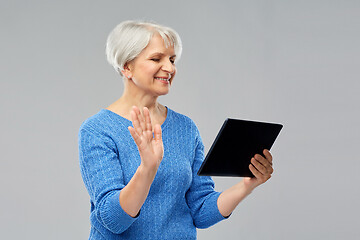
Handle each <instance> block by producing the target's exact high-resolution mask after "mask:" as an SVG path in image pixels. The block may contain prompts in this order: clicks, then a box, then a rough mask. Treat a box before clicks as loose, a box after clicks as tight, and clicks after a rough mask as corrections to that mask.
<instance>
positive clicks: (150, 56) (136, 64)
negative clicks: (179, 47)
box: [123, 33, 176, 96]
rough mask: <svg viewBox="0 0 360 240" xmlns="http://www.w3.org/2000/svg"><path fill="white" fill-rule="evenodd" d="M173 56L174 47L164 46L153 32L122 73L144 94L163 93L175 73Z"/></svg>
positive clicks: (161, 40) (162, 41)
mask: <svg viewBox="0 0 360 240" xmlns="http://www.w3.org/2000/svg"><path fill="white" fill-rule="evenodd" d="M175 57H176V56H175V51H174V47H173V46H168V47H166V46H165V43H164V40H163V39H162V37H161V36H160V35H159V34H158V33H155V34H154V35H153V37H152V38H151V40H150V42H149V44H148V45H147V46H146V48H144V50H143V51H142V52H141V53H140V54H139V55H138V56H137V57H136V58H135V59H134V60H132V61H131V62H129V63H128V64H127V65H126V66H125V68H124V72H123V74H124V75H125V76H126V77H127V78H128V79H130V81H132V83H133V84H132V85H134V86H136V87H137V88H138V89H139V90H142V91H144V92H145V93H146V94H151V95H154V96H161V95H165V94H167V93H168V92H169V90H170V85H171V83H172V81H173V79H174V76H175V73H176V67H175V64H174V62H175Z"/></svg>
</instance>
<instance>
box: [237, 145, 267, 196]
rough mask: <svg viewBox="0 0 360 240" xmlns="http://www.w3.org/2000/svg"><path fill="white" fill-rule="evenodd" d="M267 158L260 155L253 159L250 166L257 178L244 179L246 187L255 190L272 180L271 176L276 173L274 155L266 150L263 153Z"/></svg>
mask: <svg viewBox="0 0 360 240" xmlns="http://www.w3.org/2000/svg"><path fill="white" fill-rule="evenodd" d="M263 154H264V156H265V157H263V156H261V155H260V154H255V156H254V157H253V158H252V159H251V164H250V165H249V168H250V171H251V172H252V174H254V176H255V177H253V178H249V177H245V178H244V179H243V181H244V184H245V186H246V187H248V188H250V189H254V188H255V187H257V186H259V185H260V184H263V183H265V182H266V181H267V180H269V179H270V178H271V174H272V173H273V172H274V169H273V167H272V155H271V153H270V152H269V150H267V149H265V150H264V151H263Z"/></svg>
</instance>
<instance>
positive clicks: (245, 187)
mask: <svg viewBox="0 0 360 240" xmlns="http://www.w3.org/2000/svg"><path fill="white" fill-rule="evenodd" d="M263 153H264V156H265V158H264V157H263V156H261V155H260V154H256V155H255V156H254V157H253V158H252V159H251V164H250V165H249V168H250V171H251V172H252V173H253V174H254V176H255V177H253V178H249V177H245V178H243V180H242V181H241V182H239V183H237V184H235V185H234V186H232V187H231V188H229V189H227V190H225V191H224V192H222V193H221V194H220V196H219V198H218V201H217V204H218V208H219V211H220V213H221V215H223V216H224V217H227V216H229V215H230V214H231V213H232V211H234V209H235V208H236V206H237V205H238V204H239V203H240V202H241V201H242V200H243V199H244V198H245V197H246V196H247V195H249V194H250V193H251V192H252V191H253V190H254V189H255V188H256V187H257V186H259V185H260V184H263V183H265V182H266V181H267V180H269V179H270V177H271V174H272V173H273V171H274V170H273V168H272V156H271V154H270V152H269V150H266V149H265V150H264V151H263Z"/></svg>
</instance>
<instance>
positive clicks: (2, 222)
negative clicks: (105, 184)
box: [0, 0, 360, 239]
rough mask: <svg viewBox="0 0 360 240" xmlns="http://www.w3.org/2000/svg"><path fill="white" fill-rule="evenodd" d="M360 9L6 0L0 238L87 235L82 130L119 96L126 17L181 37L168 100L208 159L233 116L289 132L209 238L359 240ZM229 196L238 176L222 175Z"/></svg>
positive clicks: (342, 4) (0, 74)
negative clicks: (268, 172) (111, 56)
mask: <svg viewBox="0 0 360 240" xmlns="http://www.w3.org/2000/svg"><path fill="white" fill-rule="evenodd" d="M359 12H360V4H359V1H316V0H315V1H314V0H312V1H271V0H270V1H269V0H268V1H265V0H264V1H222V2H221V1H145V0H144V1H6V2H5V1H1V5H0V18H1V19H0V20H1V21H0V27H1V33H0V34H1V44H0V53H1V55H0V66H1V71H0V80H1V85H0V101H1V109H0V110H1V120H0V121H1V122H0V127H1V129H0V130H1V135H0V136H1V142H0V143H1V145H0V146H1V161H0V178H1V179H0V190H1V197H0V201H1V204H0V228H1V230H0V234H1V239H87V238H88V233H89V220H88V217H89V207H90V205H89V198H88V195H87V192H86V189H85V187H84V185H83V183H82V179H81V176H80V172H79V166H78V145H77V133H78V129H79V126H80V124H81V123H82V121H84V120H85V119H86V118H88V117H89V116H91V115H93V114H95V113H97V112H98V111H99V110H100V109H101V108H104V107H106V106H108V105H109V104H110V103H112V102H113V101H115V100H116V99H117V98H119V97H120V96H121V93H122V89H123V86H122V81H121V80H120V78H119V76H118V75H117V74H116V72H115V71H114V70H113V69H112V68H111V66H110V65H108V64H107V62H106V59H105V54H104V48H105V41H106V37H107V35H108V34H109V32H110V31H111V30H112V29H113V28H114V27H115V26H116V24H118V23H119V22H121V21H123V20H127V19H148V20H149V19H150V20H155V21H157V22H159V23H162V24H164V25H168V26H171V27H173V28H174V29H176V30H177V31H178V32H179V34H180V36H181V37H182V40H183V46H184V51H183V57H182V59H181V60H180V62H179V63H178V65H177V67H178V74H177V76H176V78H175V81H174V84H173V86H172V89H171V91H170V94H169V95H167V96H164V97H161V98H160V99H159V101H160V102H161V103H163V104H165V105H167V106H169V107H171V108H172V109H174V110H175V111H178V112H180V113H183V114H185V115H187V116H189V117H191V118H192V119H193V120H194V121H195V122H196V124H197V125H198V127H199V129H200V132H201V134H202V137H203V140H204V144H205V146H206V151H207V150H208V149H209V147H210V145H211V143H212V141H213V140H214V138H215V136H216V134H217V131H218V130H219V128H220V126H221V124H222V123H223V121H224V119H225V118H226V117H233V118H242V119H252V120H259V121H271V122H280V123H283V124H284V129H283V131H282V132H281V134H280V136H279V138H278V140H277V141H276V143H275V145H274V146H273V149H272V153H273V156H274V166H275V173H274V175H273V178H271V180H270V181H269V182H267V183H266V184H264V185H262V186H260V187H259V188H258V189H256V190H255V191H254V192H253V194H252V195H250V196H249V197H248V198H247V199H246V200H245V201H244V202H242V203H241V204H240V205H239V207H238V208H237V209H236V210H235V212H234V213H233V215H232V216H231V218H230V219H228V220H227V221H223V222H221V223H219V224H217V225H215V226H213V227H211V228H209V229H206V230H199V233H198V238H199V239H221V238H224V237H223V236H224V235H226V238H227V239H356V238H358V237H359V235H360V230H359V220H358V216H359V215H360V211H359V206H358V204H359V202H360V188H359V186H358V183H359V182H360V176H359V169H360V163H359V153H358V151H357V150H358V149H359V147H358V146H359V143H360V141H359V133H360V131H359V125H358V124H359V120H360V114H359V102H360V97H359V90H360V84H359V69H360V66H359V65H360V61H359V56H360V47H359V42H360V31H359V30H360V17H359V16H360V15H359ZM214 180H215V182H216V188H217V190H219V191H222V190H225V189H226V188H227V187H230V186H231V185H232V184H235V183H236V182H237V181H239V180H240V179H238V178H214Z"/></svg>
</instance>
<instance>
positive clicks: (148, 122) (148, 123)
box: [144, 107, 152, 132]
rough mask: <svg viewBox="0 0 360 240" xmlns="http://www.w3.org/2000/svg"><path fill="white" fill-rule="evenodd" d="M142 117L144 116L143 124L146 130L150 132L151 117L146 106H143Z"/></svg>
mask: <svg viewBox="0 0 360 240" xmlns="http://www.w3.org/2000/svg"><path fill="white" fill-rule="evenodd" d="M144 117H145V124H146V128H145V129H146V131H151V132H152V125H151V118H150V112H149V109H148V108H147V107H144Z"/></svg>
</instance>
